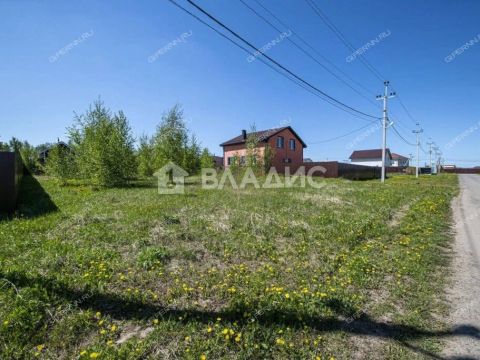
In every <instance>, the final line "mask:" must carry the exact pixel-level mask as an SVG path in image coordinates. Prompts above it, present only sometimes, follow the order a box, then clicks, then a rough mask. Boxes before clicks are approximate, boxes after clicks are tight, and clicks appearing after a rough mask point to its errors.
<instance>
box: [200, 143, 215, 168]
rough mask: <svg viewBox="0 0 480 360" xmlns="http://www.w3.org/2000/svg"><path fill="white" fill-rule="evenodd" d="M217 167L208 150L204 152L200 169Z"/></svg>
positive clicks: (201, 156)
mask: <svg viewBox="0 0 480 360" xmlns="http://www.w3.org/2000/svg"><path fill="white" fill-rule="evenodd" d="M214 166H215V163H214V161H213V156H212V154H210V151H208V149H207V148H205V149H203V150H202V155H200V167H201V168H202V169H209V168H212V167H214Z"/></svg>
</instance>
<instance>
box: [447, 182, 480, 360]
mask: <svg viewBox="0 0 480 360" xmlns="http://www.w3.org/2000/svg"><path fill="white" fill-rule="evenodd" d="M459 178H460V189H461V192H460V195H459V197H458V198H457V199H455V201H454V203H453V213H454V219H455V223H456V229H455V230H456V237H455V248H454V250H455V253H454V259H453V271H454V273H453V283H452V286H451V288H450V289H449V291H448V299H449V300H450V302H451V306H452V313H451V315H450V318H449V326H450V328H451V329H452V331H453V333H454V335H453V336H451V337H449V338H448V340H447V344H446V348H445V352H444V354H443V355H444V356H446V358H448V359H480V175H459Z"/></svg>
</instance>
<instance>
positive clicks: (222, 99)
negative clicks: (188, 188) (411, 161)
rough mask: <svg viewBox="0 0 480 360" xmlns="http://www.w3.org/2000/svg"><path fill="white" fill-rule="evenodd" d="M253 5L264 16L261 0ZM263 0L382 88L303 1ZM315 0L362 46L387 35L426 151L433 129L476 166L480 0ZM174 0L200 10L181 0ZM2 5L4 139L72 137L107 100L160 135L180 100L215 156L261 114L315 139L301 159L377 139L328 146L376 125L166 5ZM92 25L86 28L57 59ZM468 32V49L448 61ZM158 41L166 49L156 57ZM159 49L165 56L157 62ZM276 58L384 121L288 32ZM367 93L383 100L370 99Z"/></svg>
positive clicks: (381, 59) (386, 51)
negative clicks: (82, 119)
mask: <svg viewBox="0 0 480 360" xmlns="http://www.w3.org/2000/svg"><path fill="white" fill-rule="evenodd" d="M245 1H246V2H247V3H248V4H250V5H251V6H252V7H255V8H256V9H257V10H258V11H261V9H260V8H259V7H258V6H257V4H256V3H255V2H254V1H253V0H245ZM260 1H261V2H262V4H264V5H265V6H266V7H268V8H269V9H270V10H271V11H272V12H273V13H275V14H276V15H277V16H278V17H279V18H281V19H282V20H283V21H284V22H286V23H287V24H288V25H289V28H284V29H283V30H285V31H288V30H293V31H294V32H296V33H298V34H300V35H301V36H302V37H303V38H305V39H306V40H307V41H308V43H309V44H311V45H312V46H313V47H314V48H315V49H316V50H317V51H318V52H320V53H321V54H322V55H324V56H325V57H327V58H328V59H329V60H330V61H332V62H333V63H334V64H335V65H336V66H337V67H339V68H340V69H342V70H343V71H344V72H345V73H347V74H348V75H349V76H350V77H351V78H353V79H354V80H355V81H356V82H359V83H361V84H362V85H363V86H364V87H366V88H368V89H369V90H370V91H372V92H373V93H375V94H376V93H380V92H381V91H382V83H381V82H380V81H379V80H378V79H377V78H375V77H374V76H373V75H372V74H371V73H370V72H369V71H368V70H367V69H366V68H365V66H363V65H362V62H361V61H360V60H359V59H356V60H354V61H351V62H347V61H346V57H347V56H348V55H350V54H351V53H352V52H351V51H348V50H347V49H346V48H345V46H344V45H343V44H342V43H341V42H340V41H339V40H338V38H337V37H335V35H334V34H333V33H332V32H331V31H330V30H329V29H328V28H327V27H326V26H325V24H324V23H322V22H321V20H320V19H319V18H318V17H317V16H316V15H315V14H314V13H313V11H312V10H311V8H310V7H309V6H308V5H307V3H306V2H305V1H304V0H285V1H274V0H260ZM315 1H316V3H317V4H318V5H319V6H320V8H321V9H322V11H323V12H324V13H325V14H327V15H328V17H329V18H330V20H331V21H332V22H333V23H334V24H335V25H336V26H337V27H338V28H339V29H341V31H342V32H343V34H345V36H346V37H347V38H348V39H349V40H350V42H351V43H353V45H354V46H355V48H360V47H361V46H362V45H365V44H367V43H368V42H369V41H371V40H374V39H375V38H376V37H377V36H378V35H379V34H380V33H382V32H388V33H389V34H390V35H389V36H387V37H386V38H384V39H382V40H381V41H379V42H378V43H377V44H375V45H374V46H372V47H370V48H369V49H368V50H367V51H366V52H365V54H364V55H365V58H366V59H368V61H369V62H370V63H372V64H373V65H374V66H375V68H376V69H378V70H379V71H380V72H381V73H382V74H383V75H385V77H386V78H387V79H388V80H390V82H391V84H392V85H393V87H394V88H395V90H396V91H397V93H398V94H399V95H400V99H401V100H402V101H403V103H404V104H405V105H406V106H407V108H408V110H409V111H410V113H411V114H412V115H413V117H414V119H416V120H418V121H420V123H421V124H422V127H423V128H424V129H425V130H426V133H425V134H424V136H423V140H424V145H423V147H424V148H425V149H427V146H426V145H425V142H426V141H428V137H431V138H433V139H434V141H436V143H437V145H439V147H440V148H441V150H442V151H443V155H444V157H445V158H446V162H447V163H452V162H455V163H457V165H461V166H469V165H480V147H479V146H478V144H479V137H480V116H479V114H480V101H479V100H478V99H479V97H480V87H479V84H480V81H479V80H480V71H479V69H478V64H479V63H480V25H479V23H478V19H479V17H480V2H478V1H476V0H463V1H456V0H443V1H437V0H424V1H413V0H401V1H400V0H398V1H366V0H362V1H347V0H337V1H324V0H315ZM178 2H179V3H180V4H182V5H184V6H185V7H187V8H189V9H193V8H192V7H191V6H190V5H188V3H187V2H186V1H185V0H178ZM196 2H197V3H198V4H200V5H201V6H202V7H204V8H205V9H207V10H208V11H209V12H211V13H212V14H213V15H215V16H216V17H218V18H219V19H221V20H222V21H224V22H225V23H226V24H228V25H229V26H230V27H231V28H233V29H234V30H236V31H237V32H239V33H240V34H242V36H244V37H245V38H246V39H248V40H250V41H251V42H252V43H254V44H255V45H257V46H258V47H261V46H263V45H265V44H267V43H269V42H270V41H272V40H275V39H277V38H278V37H279V33H278V32H277V31H276V30H273V29H271V28H270V27H269V26H268V25H267V24H265V23H264V22H263V21H262V20H261V19H259V18H258V17H256V16H255V15H254V14H253V13H252V12H250V10H248V9H247V8H246V7H245V6H244V5H243V4H242V3H241V2H240V1H239V0H228V1H227V0H196ZM0 14H1V17H2V21H1V22H0V42H1V44H2V55H1V56H0V83H1V86H0V98H1V99H2V101H1V103H2V106H1V107H0V141H5V140H8V139H9V138H11V137H12V136H15V137H17V138H20V139H24V140H28V141H29V142H31V143H33V144H39V143H42V142H51V141H55V140H56V139H57V138H60V139H66V131H65V129H66V127H67V126H69V125H71V124H72V121H73V113H74V112H77V113H82V112H84V111H85V110H86V109H87V108H88V106H89V104H90V103H92V102H93V101H94V100H95V99H97V98H98V97H99V96H100V97H101V98H102V99H103V101H104V102H105V103H106V105H107V106H108V107H110V108H111V109H112V110H114V111H116V110H120V109H121V110H123V111H124V112H125V113H126V115H127V117H128V118H129V120H130V123H131V126H132V129H133V132H134V134H135V135H136V136H139V135H141V134H142V133H147V134H152V133H153V132H154V131H155V127H156V125H157V124H158V123H159V121H160V119H161V116H162V113H163V112H164V111H165V110H167V109H168V108H170V107H171V106H173V105H174V104H175V103H181V104H182V105H183V107H184V111H185V116H186V119H187V121H188V126H189V128H190V130H191V131H192V132H193V133H195V134H196V136H197V137H198V139H199V140H200V141H201V143H202V145H203V146H206V147H208V148H209V149H210V150H211V151H212V152H214V153H216V154H221V148H220V147H219V146H218V144H220V143H221V142H223V141H225V140H227V139H229V138H232V137H234V136H236V135H238V134H239V133H240V131H241V129H245V128H247V129H248V128H249V127H250V125H251V124H253V123H255V124H256V127H257V129H266V128H271V127H277V126H279V124H284V123H285V122H288V123H289V124H290V125H291V126H293V127H294V129H295V130H296V131H297V133H298V134H299V135H300V136H301V137H302V138H303V139H304V141H305V142H306V143H307V144H310V145H309V146H308V148H307V149H306V152H305V156H306V157H310V158H313V159H315V160H325V159H332V160H344V159H347V158H348V157H349V155H350V153H351V151H352V150H353V149H362V148H378V147H380V144H381V132H380V131H379V130H375V128H373V130H370V128H368V127H367V128H365V129H363V130H362V131H359V132H357V133H355V134H352V135H350V136H347V137H345V138H341V139H338V140H336V141H332V142H327V143H318V142H320V141H322V140H326V139H330V138H333V137H336V136H339V135H342V134H345V133H347V132H349V131H352V130H354V129H357V128H360V127H361V126H365V125H367V124H368V123H367V122H366V121H364V120H362V119H358V118H356V117H353V116H351V115H350V114H348V113H345V112H343V111H341V110H338V109H337V108H334V107H332V106H331V105H329V104H327V103H326V102H324V101H322V100H320V99H319V98H318V97H316V96H313V95H312V94H310V93H308V92H307V91H305V90H303V89H301V88H300V87H298V86H296V85H295V84H293V83H291V82H290V81H288V80H287V79H285V78H284V77H282V76H280V75H278V74H277V73H276V72H274V71H272V70H271V69H270V68H268V67H266V66H265V65H264V64H262V63H261V62H260V61H258V60H255V61H250V62H249V61H247V56H248V55H247V54H246V53H244V52H243V51H242V50H240V49H238V48H237V47H235V46H233V45H232V44H230V43H229V42H227V41H226V40H225V39H223V38H221V37H220V36H218V35H217V34H215V33H214V32H213V31H211V30H210V29H208V28H207V27H205V26H204V25H202V24H200V23H199V22H197V21H196V20H194V19H193V18H191V17H189V16H188V15H186V14H185V13H183V12H181V11H180V10H178V9H177V8H175V7H174V6H173V5H172V4H171V3H169V2H168V1H166V0H155V1H133V0H131V1H77V2H69V1H68V2H67V1H54V0H50V1H46V0H45V1H43V0H36V1H35V0H32V1H29V0H19V1H13V0H0ZM262 14H265V13H263V12H262ZM265 15H267V14H265ZM85 33H88V34H90V36H87V37H86V38H84V39H83V41H77V43H76V44H74V45H70V48H69V49H68V50H67V51H66V52H65V54H63V55H61V56H58V58H57V59H56V60H55V61H52V59H53V58H52V57H54V56H55V54H56V53H57V52H58V51H59V50H61V49H62V48H65V47H66V46H68V45H69V44H72V43H73V42H74V41H75V40H76V39H79V38H81V36H82V34H85ZM185 33H186V34H188V35H189V36H185V35H184V39H185V41H184V42H180V43H177V44H176V45H172V42H173V41H175V39H178V38H179V37H181V36H182V34H185ZM289 38H291V39H292V40H296V38H295V37H294V36H293V35H292V36H290V37H289ZM475 39H476V40H475ZM472 40H475V41H473V42H472ZM469 41H470V42H471V45H469V46H468V48H467V49H465V50H464V51H463V52H461V53H458V54H456V55H454V57H453V59H451V61H449V62H447V61H445V58H446V57H447V56H449V55H450V54H451V53H452V52H454V51H455V50H456V49H458V48H460V47H462V45H465V44H466V43H467V42H469ZM168 44H170V47H169V49H168V50H167V48H166V46H168ZM161 49H164V50H166V51H163V50H162V51H160V52H162V54H159V50H161ZM155 53H157V54H159V55H158V56H157V57H156V58H155V61H153V62H152V61H150V62H149V60H148V59H149V57H150V56H153V55H154V54H155ZM266 54H268V55H269V56H271V57H272V58H275V59H276V60H278V61H279V62H280V63H282V64H283V65H285V66H287V67H288V68H289V69H291V70H292V71H294V72H295V73H297V74H299V75H300V76H302V77H303V78H305V79H306V80H308V81H309V82H311V83H313V84H315V85H316V86H317V87H319V88H320V89H322V90H323V91H325V92H327V93H328V94H330V95H332V96H334V97H335V98H338V99H339V100H341V101H342V102H345V103H347V104H349V105H351V106H353V107H355V108H358V109H360V110H362V111H364V112H367V113H371V114H375V115H377V114H378V116H381V111H380V109H379V108H378V107H376V106H374V105H372V104H370V103H369V102H367V101H366V100H365V99H364V98H362V97H360V96H359V95H358V94H356V93H355V92H353V91H352V90H351V89H350V88H348V87H347V86H346V85H344V84H343V83H341V82H339V81H338V80H337V79H335V78H334V77H333V76H332V75H330V74H329V73H328V72H326V71H325V70H324V69H322V68H321V67H320V66H319V65H318V64H317V63H315V62H313V61H312V60H311V59H309V58H308V57H307V56H305V55H304V54H303V53H301V52H300V51H299V50H298V49H296V48H295V47H294V46H293V45H292V44H291V43H290V42H289V41H288V40H287V39H283V40H282V41H280V42H279V43H278V44H276V45H275V46H272V47H271V48H270V49H269V50H268V51H267V52H266ZM365 95H366V96H371V97H372V99H373V100H374V96H373V94H369V93H366V94H365ZM389 104H390V109H391V110H392V114H393V116H394V117H395V118H396V120H395V123H396V127H397V129H398V130H399V131H400V132H401V134H402V135H403V136H404V137H405V138H406V139H407V140H408V141H410V142H413V141H414V137H413V134H412V133H411V130H412V128H413V127H414V123H413V121H412V120H411V119H410V118H409V117H408V116H407V114H406V113H405V111H404V110H403V108H402V107H401V106H400V103H399V101H398V99H396V98H393V99H391V100H390V102H389ZM388 140H389V141H388V146H389V147H390V148H391V149H392V151H394V152H398V153H401V154H403V155H408V154H409V153H413V154H414V153H415V148H414V147H412V146H409V145H407V144H406V143H404V142H403V141H402V140H401V139H399V138H398V137H397V136H396V135H395V134H394V133H393V131H389V139H388ZM316 142H317V144H315V143H316ZM352 145H353V147H352ZM426 157H427V156H426V155H424V154H422V155H421V158H422V159H425V158H426ZM467 160H475V161H474V162H468V161H467Z"/></svg>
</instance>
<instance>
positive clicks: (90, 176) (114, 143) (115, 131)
mask: <svg viewBox="0 0 480 360" xmlns="http://www.w3.org/2000/svg"><path fill="white" fill-rule="evenodd" d="M75 122H76V123H75V125H74V126H73V127H71V128H70V129H69V135H70V140H71V144H72V148H73V149H72V150H73V152H74V154H75V161H76V166H77V171H78V175H79V176H80V177H81V178H83V179H86V180H89V181H90V182H92V183H93V184H95V185H100V186H107V187H111V186H117V185H123V184H125V183H126V182H127V181H128V180H129V179H131V178H133V177H134V176H135V174H136V170H137V165H136V159H135V153H134V139H133V136H132V135H131V129H130V126H129V124H128V120H127V118H126V116H125V114H124V113H123V112H121V111H120V112H119V113H118V114H113V115H112V114H111V112H110V110H108V109H107V108H106V107H105V106H104V104H103V102H101V101H100V100H98V101H96V102H95V103H94V104H93V107H90V109H89V110H88V111H87V112H86V113H85V114H83V115H76V116H75Z"/></svg>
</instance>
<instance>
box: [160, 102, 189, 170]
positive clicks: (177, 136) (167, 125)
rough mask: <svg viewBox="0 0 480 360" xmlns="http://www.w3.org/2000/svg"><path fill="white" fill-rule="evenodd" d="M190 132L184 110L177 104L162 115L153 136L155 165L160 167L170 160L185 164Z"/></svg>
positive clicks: (181, 164)
mask: <svg viewBox="0 0 480 360" xmlns="http://www.w3.org/2000/svg"><path fill="white" fill-rule="evenodd" d="M187 143H188V132H187V127H186V125H185V121H184V120H183V110H182V109H181V107H180V105H175V106H174V107H173V108H172V109H170V110H169V111H168V112H167V113H166V114H165V115H163V117H162V122H161V123H160V125H159V126H158V127H157V131H156V133H155V135H154V137H153V146H154V151H153V152H154V154H153V156H154V167H155V169H159V168H161V167H162V166H164V165H165V164H167V163H168V162H169V161H171V162H173V163H175V164H177V165H179V166H183V164H184V158H185V149H186V147H187Z"/></svg>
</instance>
